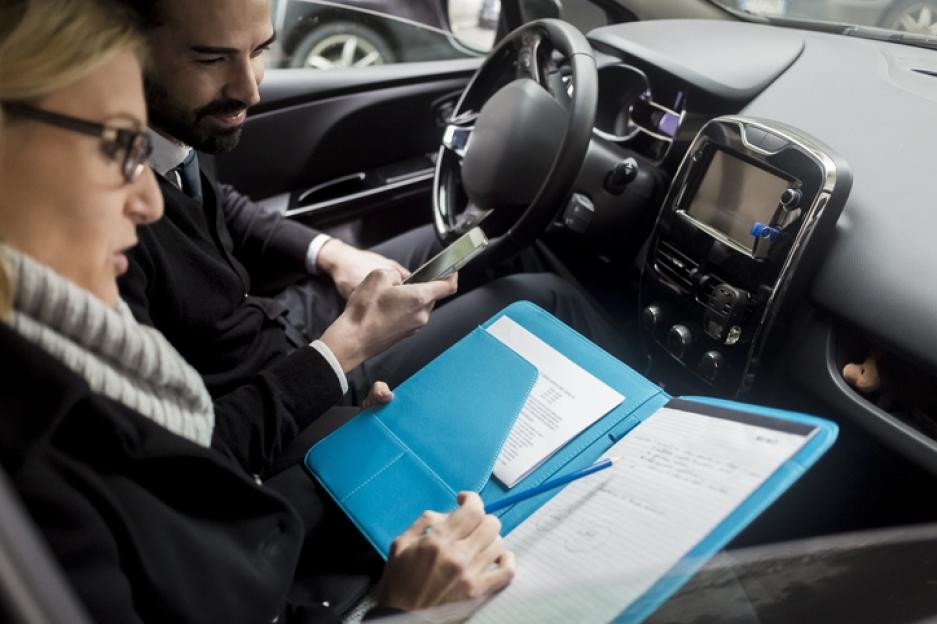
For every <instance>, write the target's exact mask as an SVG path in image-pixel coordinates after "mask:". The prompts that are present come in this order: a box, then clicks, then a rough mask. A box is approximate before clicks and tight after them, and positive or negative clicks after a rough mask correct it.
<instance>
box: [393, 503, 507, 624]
mask: <svg viewBox="0 0 937 624" xmlns="http://www.w3.org/2000/svg"><path fill="white" fill-rule="evenodd" d="M427 527H429V529H428V530H427ZM500 531H501V521H500V520H498V519H497V518H496V517H495V516H490V515H485V510H484V505H483V504H482V500H481V498H479V496H478V494H475V493H474V492H462V493H460V494H459V508H458V509H456V510H455V511H453V512H452V513H450V514H448V515H447V514H440V513H436V512H432V511H427V512H424V513H423V515H422V516H420V518H419V519H418V520H417V521H416V522H414V523H413V524H412V525H411V526H410V528H409V529H407V530H406V531H404V532H403V533H402V534H401V535H400V536H399V537H398V538H397V539H396V540H394V543H393V545H392V546H391V551H390V558H389V559H388V561H387V567H386V568H385V570H384V577H383V578H382V579H381V586H380V592H379V596H378V604H379V605H381V606H383V607H392V608H395V609H402V610H404V611H412V610H416V609H427V608H430V607H434V606H437V605H441V604H444V603H447V602H456V601H461V600H471V599H475V598H481V597H484V596H487V595H489V594H492V593H494V592H496V591H498V590H500V589H502V588H503V587H505V586H506V585H507V584H508V583H510V582H511V579H513V578H514V571H515V563H514V554H513V553H511V552H509V551H508V550H505V548H504V545H503V543H502V540H501V536H500V535H499V532H500Z"/></svg>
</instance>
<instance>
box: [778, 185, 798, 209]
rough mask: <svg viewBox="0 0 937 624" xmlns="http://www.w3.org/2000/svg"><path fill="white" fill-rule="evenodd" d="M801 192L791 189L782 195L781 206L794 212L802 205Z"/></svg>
mask: <svg viewBox="0 0 937 624" xmlns="http://www.w3.org/2000/svg"><path fill="white" fill-rule="evenodd" d="M800 198H801V192H800V191H799V190H797V189H794V188H789V189H787V190H786V191H784V192H783V193H781V205H782V206H784V207H785V208H787V209H788V210H793V209H794V208H797V206H799V205H800Z"/></svg>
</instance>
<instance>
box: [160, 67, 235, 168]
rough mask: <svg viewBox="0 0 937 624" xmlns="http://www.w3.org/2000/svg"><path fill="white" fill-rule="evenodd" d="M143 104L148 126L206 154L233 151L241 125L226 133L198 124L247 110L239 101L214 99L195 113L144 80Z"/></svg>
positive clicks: (166, 92) (161, 88) (167, 93)
mask: <svg viewBox="0 0 937 624" xmlns="http://www.w3.org/2000/svg"><path fill="white" fill-rule="evenodd" d="M144 87H145V90H146V104H147V108H148V109H149V115H150V125H152V126H153V127H154V128H158V129H159V130H161V131H162V132H164V133H167V134H169V135H170V136H172V137H173V138H175V139H178V140H179V141H182V142H183V143H185V144H186V145H190V146H192V147H194V148H195V149H196V150H198V151H200V152H205V153H207V154H220V153H222V152H230V151H231V150H233V149H234V148H235V147H236V146H237V144H238V141H240V139H241V126H238V127H236V128H231V129H229V130H222V129H217V128H215V129H208V128H205V127H204V126H203V125H200V122H201V121H202V120H204V119H205V117H207V116H209V115H218V114H222V115H223V114H230V113H237V112H240V111H242V110H244V109H246V108H247V104H245V103H244V102H241V101H240V100H233V99H226V100H215V101H213V102H211V103H210V104H208V105H206V106H203V107H201V108H199V109H197V110H194V111H192V110H189V109H187V108H186V107H184V106H183V105H182V104H180V103H179V102H177V101H176V100H175V99H173V97H172V96H171V95H170V94H169V92H168V91H166V90H165V89H164V88H163V87H162V86H161V85H159V84H158V83H156V82H154V81H151V80H145V81H144Z"/></svg>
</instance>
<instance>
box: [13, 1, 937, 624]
mask: <svg viewBox="0 0 937 624" xmlns="http://www.w3.org/2000/svg"><path fill="white" fill-rule="evenodd" d="M579 4H588V5H589V7H590V10H591V11H593V12H594V11H596V10H598V11H599V12H600V13H601V14H602V15H603V16H604V17H605V18H606V19H604V20H602V21H601V23H603V24H605V25H600V26H598V27H596V28H592V27H591V26H593V25H595V22H594V21H592V22H589V28H588V29H587V32H585V33H584V32H583V28H577V27H576V26H575V25H570V24H568V23H566V22H560V21H550V20H549V19H548V20H547V21H536V19H535V18H560V19H563V18H564V17H568V16H569V15H570V14H572V13H574V12H575V11H576V10H577V6H576V5H579ZM589 15H590V19H591V18H592V17H594V16H593V15H592V14H591V13H590V14H589ZM587 21H588V20H587ZM516 28H519V30H515V29H516ZM919 44H920V45H919ZM261 92H262V101H261V103H260V104H259V105H258V106H257V107H256V108H254V109H253V110H252V111H251V114H250V117H249V119H248V121H247V123H246V125H245V128H244V132H243V136H242V140H241V143H240V145H239V147H238V148H237V149H236V150H235V151H233V152H231V153H229V154H225V155H222V156H220V157H218V161H217V165H218V172H219V177H220V178H221V180H222V181H224V182H227V183H231V184H234V185H235V186H236V187H237V188H238V189H239V190H240V191H241V192H243V193H245V194H247V195H249V196H250V197H252V198H253V199H255V200H256V201H258V202H260V203H261V204H262V205H264V206H265V207H266V208H268V209H270V210H280V211H283V212H284V213H285V214H286V215H287V216H288V217H289V218H292V219H297V220H299V221H302V222H304V223H308V224H310V225H312V226H315V227H316V228H319V229H322V230H324V231H326V232H328V233H331V234H333V235H335V236H338V237H340V238H342V239H344V240H346V241H347V242H350V243H353V244H355V245H358V246H361V247H368V246H371V245H374V244H376V243H378V242H380V241H382V240H385V239H387V238H390V237H392V236H394V235H396V234H399V233H402V232H404V231H406V230H408V229H411V228H413V227H416V226H420V225H424V224H433V225H434V227H435V229H436V231H437V234H438V235H439V237H440V240H442V241H446V242H450V241H452V240H454V239H455V238H457V237H458V236H459V235H461V234H462V233H464V232H466V231H468V230H469V229H471V228H472V227H475V226H479V225H480V226H481V227H482V229H483V230H485V233H486V234H487V235H488V238H489V239H491V241H492V244H491V245H489V247H488V249H486V251H485V252H484V253H483V254H482V255H481V256H480V257H479V258H477V259H476V260H475V262H478V263H482V264H486V263H487V264H488V265H489V266H494V265H496V264H497V263H500V262H502V261H504V260H505V259H507V258H510V257H511V256H513V255H514V254H516V253H517V252H519V251H521V250H522V249H524V248H525V247H527V246H530V245H538V246H541V247H542V248H546V249H547V250H549V252H550V253H551V254H552V255H553V256H555V257H556V258H558V259H559V260H560V262H561V265H562V266H561V267H560V268H559V269H558V270H561V271H563V272H564V274H565V275H566V276H567V277H569V278H570V279H574V280H575V281H576V282H578V283H579V284H580V285H581V286H582V287H583V288H584V289H585V290H586V291H587V292H588V294H589V295H590V296H591V297H592V298H593V299H594V300H595V301H597V302H598V303H599V305H600V306H601V308H602V311H603V312H604V314H605V315H606V316H607V317H608V318H609V319H610V320H611V321H612V322H613V323H614V324H615V325H616V327H617V328H618V329H619V330H620V331H621V333H622V334H623V335H624V336H625V337H626V338H627V340H628V341H629V343H630V344H632V345H633V346H634V358H633V361H628V362H626V363H627V364H628V365H630V366H631V367H632V368H634V369H635V370H637V371H639V372H641V373H642V374H644V375H645V376H647V377H648V378H650V379H651V380H653V381H654V382H655V383H657V384H658V385H660V386H661V387H663V388H664V389H666V390H667V391H668V392H669V393H670V394H673V395H678V394H679V395H704V396H714V397H721V398H735V399H741V400H744V401H748V402H753V403H760V404H765V405H771V406H777V407H781V408H785V409H792V410H797V411H802V412H806V413H810V414H815V415H818V416H821V417H824V418H827V419H830V420H833V421H835V422H836V423H837V424H838V426H839V427H840V434H839V439H838V441H837V442H836V444H835V445H834V446H833V448H832V449H831V450H830V451H829V452H828V453H827V454H826V456H825V457H824V458H823V459H822V460H820V461H819V462H818V463H817V465H816V466H815V467H814V468H813V469H812V470H811V471H810V472H809V473H808V474H806V475H805V476H804V477H803V478H801V479H800V480H799V481H798V482H797V484H796V485H794V486H793V487H792V488H791V489H790V490H788V491H787V492H786V493H785V494H783V495H782V496H781V497H780V498H779V499H778V501H777V502H776V503H775V504H774V505H772V507H771V508H770V509H769V510H768V511H766V512H765V513H764V514H763V515H762V516H761V517H759V518H758V519H757V520H756V521H754V522H753V523H752V524H751V525H749V526H748V528H747V529H745V530H744V531H743V532H742V533H741V534H740V535H739V536H738V537H737V538H735V540H734V541H733V542H732V544H731V545H730V547H729V549H728V550H730V551H731V550H733V549H738V548H743V547H753V546H762V545H766V544H774V543H779V542H784V541H788V540H796V539H803V538H816V537H819V536H825V535H834V534H843V533H848V532H854V531H868V530H872V529H881V528H895V527H906V526H909V525H916V524H925V523H929V522H933V521H934V520H937V496H935V494H937V409H935V407H937V391H935V390H934V388H935V387H937V383H935V381H937V331H934V323H935V311H937V282H931V281H930V278H929V277H928V276H929V272H930V270H932V269H933V267H934V266H935V263H934V262H931V260H935V258H934V257H933V256H934V249H935V245H934V242H933V241H932V240H930V237H931V236H932V232H934V231H937V227H931V226H932V225H935V224H933V223H931V221H932V220H933V219H934V216H933V215H935V214H937V213H935V212H934V210H933V206H932V205H931V204H932V202H933V201H934V199H935V196H934V193H933V191H929V190H928V189H929V188H931V187H930V184H931V182H932V181H933V180H934V179H935V175H937V170H935V168H937V159H935V158H934V150H933V144H934V142H933V134H932V133H931V132H930V131H929V130H928V129H929V128H930V127H931V126H932V124H933V121H934V119H937V50H934V49H933V43H931V44H930V46H925V45H923V44H921V41H919V40H911V39H909V38H907V37H902V36H899V35H897V34H895V33H889V32H886V31H880V32H879V31H876V32H867V31H860V30H859V29H851V30H850V29H849V28H844V27H843V26H842V25H835V24H818V23H807V22H804V21H799V20H781V19H778V20H775V19H772V20H768V19H765V18H759V17H756V16H752V15H750V14H745V13H741V12H739V11H737V10H733V9H731V8H726V7H724V6H722V5H720V4H716V3H712V2H708V1H706V0H685V1H678V0H666V1H662V0H657V1H654V0H634V1H630V2H625V1H615V0H594V1H593V2H588V3H586V2H585V1H584V0H581V1H580V2H574V1H572V0H570V1H568V2H564V3H559V2H551V1H545V2H535V1H519V0H502V2H501V15H500V20H499V22H498V28H497V43H495V45H494V47H493V49H492V50H491V51H490V52H489V53H488V54H487V55H484V56H477V57H464V58H447V59H444V60H434V61H414V62H402V63H393V64H383V65H379V66H373V67H368V68H366V69H342V68H339V69H333V70H330V71H328V72H320V71H315V70H302V71H297V70H295V69H272V70H269V71H268V72H267V75H266V78H265V81H264V83H263V84H262V87H261ZM849 365H853V366H858V367H859V370H860V371H863V372H864V371H865V370H866V369H867V368H870V367H873V366H874V367H875V371H874V372H875V375H876V376H877V379H875V382H876V383H874V385H872V386H871V387H867V386H863V385H862V384H861V383H857V382H856V380H855V379H851V380H847V376H846V375H844V370H845V369H846V368H847V367H848V366H849ZM870 374H871V371H870ZM0 495H3V498H4V502H3V503H2V504H0V509H4V514H7V509H9V510H13V511H15V508H14V507H8V506H7V503H6V500H7V499H8V495H7V494H5V492H4V491H2V490H0ZM21 524H22V523H21V522H18V521H7V520H6V519H5V520H4V522H3V531H4V533H7V534H10V532H11V531H13V533H12V534H14V535H18V534H20V533H19V531H21V530H22V529H23V527H22V526H21ZM26 532H28V531H26ZM928 540H929V538H928ZM20 546H22V544H18V543H17V540H9V539H6V536H4V539H0V578H2V579H3V587H4V592H3V593H4V594H5V595H6V598H5V599H4V602H3V604H4V606H5V607H7V608H8V609H9V611H10V612H11V613H14V614H19V615H20V616H24V614H29V613H34V612H33V611H29V609H30V608H32V607H35V605H32V607H31V603H30V601H28V600H26V601H25V602H24V601H23V599H22V597H23V596H26V595H30V594H31V593H32V592H34V591H36V590H37V587H40V586H43V583H35V584H29V583H19V584H18V583H17V579H22V578H24V576H23V574H25V572H24V573H21V574H17V573H12V572H8V571H9V570H17V569H20V570H23V569H28V568H29V565H25V567H24V563H23V562H24V561H30V560H32V561H35V560H39V561H41V560H42V559H43V557H41V556H37V557H32V558H30V557H25V558H24V557H23V556H17V554H16V552H15V551H12V550H11V549H14V548H18V547H20ZM902 552H903V554H902V556H907V557H913V556H914V553H915V552H917V553H921V552H927V549H921V548H910V549H904V550H903V551H902ZM921 556H923V555H921ZM46 587H48V586H47V585H46ZM42 591H43V592H44V591H46V590H42ZM63 592H64V593H63V595H65V596H66V598H68V596H67V590H63ZM56 595H58V594H56ZM11 596H13V597H16V596H19V597H20V599H14V598H11ZM817 600H820V598H817ZM37 602H41V601H37ZM44 604H48V602H46V603H44ZM61 604H62V605H63V606H62V608H63V609H70V608H71V607H72V606H73V604H72V602H71V601H70V600H68V599H66V600H63V601H62V602H61ZM665 608H668V609H670V611H671V612H673V608H672V607H666V606H665ZM928 608H930V611H929V612H928V611H927V609H928ZM64 612H66V613H67V612H68V611H64ZM935 612H937V608H932V605H931V607H928V606H927V605H925V604H922V605H921V606H920V608H918V610H917V611H914V613H913V615H914V616H915V617H924V616H927V615H933V614H934V613H935ZM672 615H673V617H674V618H675V619H672V620H668V619H666V618H665V619H662V620H661V621H665V620H666V621H679V615H678V614H673V613H672ZM14 619H17V618H14ZM21 619H28V620H29V621H56V620H57V617H56V616H50V615H48V614H46V615H43V614H37V615H35V618H34V619H33V618H27V617H25V616H24V617H22V618H21ZM70 621H77V620H74V619H71V620H70Z"/></svg>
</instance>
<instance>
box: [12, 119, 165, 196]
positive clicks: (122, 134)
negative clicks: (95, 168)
mask: <svg viewBox="0 0 937 624" xmlns="http://www.w3.org/2000/svg"><path fill="white" fill-rule="evenodd" d="M2 110H4V111H6V112H8V113H11V114H13V115H16V116H18V117H25V118H28V119H32V120H35V121H40V122H42V123H46V124H49V125H52V126H57V127H59V128H64V129H66V130H72V131H73V132H80V133H81V134H87V135H89V136H93V137H97V138H100V139H101V140H102V141H103V145H102V151H103V152H104V154H105V155H107V156H108V157H109V158H112V159H116V158H117V152H118V150H123V152H124V160H123V162H122V163H121V174H122V175H123V177H124V182H126V183H128V184H129V183H131V182H133V181H134V180H136V179H137V178H139V177H140V175H141V174H142V173H143V170H144V168H145V167H146V161H147V159H148V158H149V157H150V154H152V153H153V142H152V140H151V139H150V134H149V131H147V130H131V129H129V128H117V127H114V126H107V125H104V124H101V123H97V122H95V121H88V120H86V119H79V118H78V117H72V116H70V115H63V114H61V113H53V112H51V111H47V110H43V109H41V108H36V107H34V106H29V105H28V104H21V103H19V102H3V103H2Z"/></svg>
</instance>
